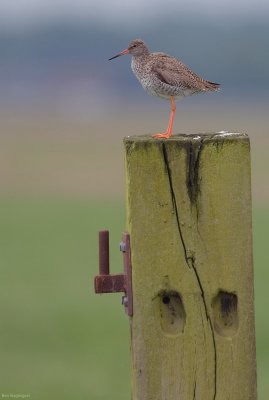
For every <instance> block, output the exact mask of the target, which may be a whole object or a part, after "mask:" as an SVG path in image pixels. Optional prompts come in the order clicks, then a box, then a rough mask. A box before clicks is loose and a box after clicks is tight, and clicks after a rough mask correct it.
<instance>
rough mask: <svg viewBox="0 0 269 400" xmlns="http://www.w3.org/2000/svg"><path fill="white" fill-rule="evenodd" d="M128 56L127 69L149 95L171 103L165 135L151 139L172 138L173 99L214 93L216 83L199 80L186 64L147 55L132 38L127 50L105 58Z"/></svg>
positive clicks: (143, 47)
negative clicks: (128, 67)
mask: <svg viewBox="0 0 269 400" xmlns="http://www.w3.org/2000/svg"><path fill="white" fill-rule="evenodd" d="M124 54H131V56H132V63H131V68H132V70H133V73H134V74H135V76H136V77H137V79H138V80H139V82H140V83H141V85H142V86H143V88H144V89H145V90H146V91H147V92H149V93H150V94H152V95H153V96H157V97H161V98H163V99H167V100H170V101H171V114H170V118H169V123H168V127H167V130H166V132H165V133H157V134H155V135H152V136H153V137H155V138H169V137H170V136H172V131H173V122H174V117H175V112H176V105H175V99H181V98H183V97H185V96H190V95H192V94H195V93H202V92H215V91H216V90H218V88H219V84H218V83H214V82H209V81H207V80H205V79H202V78H200V77H199V76H198V75H196V74H195V73H194V72H193V71H191V70H190V69H189V68H188V67H187V66H186V65H184V64H183V63H182V62H181V61H179V60H177V59H176V58H174V57H171V56H169V55H167V54H165V53H151V52H150V51H149V49H148V47H147V45H146V44H145V42H143V40H141V39H134V40H132V41H131V42H130V43H129V46H128V48H127V49H125V50H123V51H121V52H120V53H118V54H116V55H115V56H114V57H111V58H110V59H109V61H110V60H113V59H114V58H117V57H120V56H123V55H124Z"/></svg>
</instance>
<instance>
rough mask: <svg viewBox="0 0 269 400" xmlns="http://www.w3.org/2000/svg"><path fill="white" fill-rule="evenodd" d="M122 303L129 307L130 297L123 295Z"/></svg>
mask: <svg viewBox="0 0 269 400" xmlns="http://www.w3.org/2000/svg"><path fill="white" fill-rule="evenodd" d="M121 304H122V305H123V306H124V307H128V297H127V296H122V298H121Z"/></svg>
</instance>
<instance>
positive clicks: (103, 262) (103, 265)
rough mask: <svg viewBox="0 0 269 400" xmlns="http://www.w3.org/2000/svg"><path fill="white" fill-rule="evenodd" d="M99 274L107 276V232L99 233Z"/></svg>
mask: <svg viewBox="0 0 269 400" xmlns="http://www.w3.org/2000/svg"><path fill="white" fill-rule="evenodd" d="M99 274H100V275H109V232H108V231H99Z"/></svg>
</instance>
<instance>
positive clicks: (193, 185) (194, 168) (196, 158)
mask: <svg viewBox="0 0 269 400" xmlns="http://www.w3.org/2000/svg"><path fill="white" fill-rule="evenodd" d="M202 144H203V141H202V140H199V143H198V145H197V146H196V145H195V149H194V145H193V144H191V145H190V146H189V149H188V150H189V151H188V176H189V179H188V181H187V182H186V184H187V188H188V194H189V198H190V201H191V203H193V202H196V200H197V195H198V192H199V190H200V188H199V180H198V177H199V163H200V154H201V150H202ZM162 153H163V159H164V165H165V169H166V171H167V176H168V182H169V188H170V193H171V199H172V205H173V208H174V211H175V215H176V220H177V227H178V231H179V236H180V240H181V243H182V246H183V249H184V257H185V260H186V263H187V265H188V267H189V268H190V269H192V270H193V272H194V275H195V277H196V281H197V284H198V286H199V289H200V292H201V297H202V301H203V305H204V311H205V315H206V318H207V321H208V323H209V327H210V331H211V336H212V343H213V350H214V395H213V400H215V399H216V395H217V349H216V340H215V334H214V328H213V323H212V320H211V318H210V316H209V313H208V308H207V304H206V299H205V293H204V289H203V286H202V282H201V279H200V276H199V274H198V271H197V268H196V266H195V256H194V255H192V256H191V257H189V256H188V253H187V246H186V244H185V241H184V236H183V232H182V229H181V225H180V219H179V212H178V207H177V201H176V196H175V191H174V188H173V181H172V173H171V169H170V166H169V160H168V154H167V149H166V146H165V143H162ZM197 217H198V214H197ZM195 384H196V382H195ZM195 390H196V389H195Z"/></svg>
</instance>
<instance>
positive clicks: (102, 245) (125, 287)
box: [94, 231, 133, 317]
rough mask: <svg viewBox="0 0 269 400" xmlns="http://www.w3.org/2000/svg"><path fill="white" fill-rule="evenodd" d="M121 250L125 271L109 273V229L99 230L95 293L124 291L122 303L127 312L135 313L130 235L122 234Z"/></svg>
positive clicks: (130, 314) (129, 313)
mask: <svg viewBox="0 0 269 400" xmlns="http://www.w3.org/2000/svg"><path fill="white" fill-rule="evenodd" d="M120 250H121V251H122V254H123V265H124V273H122V274H116V275H112V274H110V273H109V231H100V232H99V275H97V276H95V278H94V288H95V293H116V292H123V293H124V295H123V297H122V304H123V305H124V307H125V312H126V313H127V314H128V315H129V316H130V317H131V316H132V315H133V293H132V263H131V243H130V235H129V233H127V232H125V233H123V234H122V241H121V243H120Z"/></svg>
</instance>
